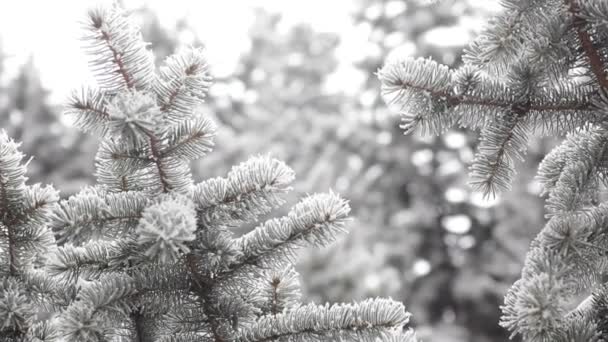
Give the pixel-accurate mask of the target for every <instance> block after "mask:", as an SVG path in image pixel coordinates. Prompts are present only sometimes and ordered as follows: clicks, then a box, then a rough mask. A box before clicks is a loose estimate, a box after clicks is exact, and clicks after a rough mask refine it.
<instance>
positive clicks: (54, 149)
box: [0, 53, 94, 195]
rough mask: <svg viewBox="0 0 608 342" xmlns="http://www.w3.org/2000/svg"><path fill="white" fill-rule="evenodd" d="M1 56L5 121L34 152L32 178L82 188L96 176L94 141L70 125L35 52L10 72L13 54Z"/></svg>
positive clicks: (0, 100)
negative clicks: (43, 78)
mask: <svg viewBox="0 0 608 342" xmlns="http://www.w3.org/2000/svg"><path fill="white" fill-rule="evenodd" d="M0 56H2V58H1V59H0V74H2V76H3V77H2V83H1V84H0V123H1V124H0V126H1V127H2V128H3V129H4V130H6V132H7V133H8V135H9V136H10V137H11V138H13V139H15V140H16V141H20V142H21V143H22V145H21V150H22V151H23V152H24V153H25V154H26V155H27V156H29V157H33V159H32V160H31V162H30V164H29V167H28V175H29V177H30V180H31V182H44V183H49V184H56V185H60V186H61V189H62V191H63V193H64V194H66V195H67V194H72V193H75V192H77V191H78V190H79V189H80V187H81V186H83V185H86V184H88V183H89V182H90V181H91V180H92V178H91V172H92V170H93V155H91V154H89V153H87V152H88V151H92V150H93V148H94V144H93V143H92V142H91V141H90V140H88V139H86V138H85V137H84V135H83V134H81V133H80V132H78V131H76V130H74V129H72V128H71V127H69V126H67V125H66V122H65V120H62V117H61V114H60V108H58V107H57V106H56V105H53V104H51V103H49V101H48V98H47V95H48V93H49V91H48V90H47V89H45V88H44V87H43V86H42V84H41V82H40V75H39V72H38V70H37V68H36V65H35V63H34V60H33V59H32V58H30V59H28V60H27V62H26V63H25V64H23V65H21V66H19V68H18V70H17V72H16V75H14V76H10V77H4V76H5V75H4V63H5V61H6V59H10V58H11V56H4V55H2V54H1V53H0ZM66 151H70V152H69V153H66Z"/></svg>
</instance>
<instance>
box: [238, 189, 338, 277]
mask: <svg viewBox="0 0 608 342" xmlns="http://www.w3.org/2000/svg"><path fill="white" fill-rule="evenodd" d="M349 211H350V208H349V206H348V204H347V202H346V201H344V200H343V199H341V198H340V197H338V196H337V195H335V194H334V193H331V192H330V193H328V194H318V195H313V196H310V197H308V198H305V199H304V200H302V201H301V202H300V203H298V204H297V205H296V206H294V207H293V208H292V210H291V211H290V212H289V214H288V215H287V216H285V217H283V218H281V219H272V220H269V221H266V222H265V223H264V224H262V225H261V226H259V227H257V228H256V229H254V230H253V231H251V232H250V233H248V234H245V235H243V236H242V237H241V238H239V239H238V240H237V245H240V246H241V249H242V251H243V255H242V258H241V260H238V261H237V264H236V265H234V266H233V267H234V268H233V269H239V267H241V266H243V265H252V266H255V267H268V266H270V265H273V266H274V265H275V264H279V265H283V264H284V263H289V262H290V261H291V260H293V252H294V250H295V249H296V248H298V247H300V246H303V245H307V244H311V245H319V246H323V245H327V244H328V243H330V242H332V241H333V240H334V238H335V235H336V234H337V233H339V232H343V231H344V224H345V222H346V220H347V215H348V212H349Z"/></svg>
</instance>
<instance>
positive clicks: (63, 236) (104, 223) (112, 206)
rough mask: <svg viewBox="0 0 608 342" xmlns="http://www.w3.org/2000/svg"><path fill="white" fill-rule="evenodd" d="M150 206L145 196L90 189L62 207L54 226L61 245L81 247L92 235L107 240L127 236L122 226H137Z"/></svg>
mask: <svg viewBox="0 0 608 342" xmlns="http://www.w3.org/2000/svg"><path fill="white" fill-rule="evenodd" d="M147 204H148V199H147V197H146V194H145V193H141V192H133V191H131V192H125V193H104V192H103V191H102V190H99V189H95V188H87V189H85V190H83V191H81V192H80V193H79V194H77V195H74V196H71V197H70V198H68V199H67V200H63V201H61V202H60V203H59V206H58V207H57V210H56V211H55V212H54V218H53V221H52V222H51V227H52V229H53V231H55V232H56V233H57V234H59V236H60V239H59V241H62V242H71V243H74V244H80V243H82V242H83V241H87V240H88V239H89V238H90V237H91V235H97V236H98V237H103V236H104V235H110V234H115V233H120V232H123V230H124V229H126V227H124V226H122V227H121V225H120V224H119V223H122V224H126V225H127V227H128V225H129V224H134V223H135V222H137V221H138V220H139V219H140V218H141V213H142V211H143V210H144V208H145V206H146V205H147Z"/></svg>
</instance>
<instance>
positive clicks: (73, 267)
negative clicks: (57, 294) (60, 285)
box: [47, 240, 134, 283]
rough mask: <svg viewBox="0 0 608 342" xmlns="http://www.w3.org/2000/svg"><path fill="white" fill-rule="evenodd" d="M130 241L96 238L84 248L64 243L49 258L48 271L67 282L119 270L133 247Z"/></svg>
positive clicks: (93, 277)
mask: <svg viewBox="0 0 608 342" xmlns="http://www.w3.org/2000/svg"><path fill="white" fill-rule="evenodd" d="M133 246H134V243H133V242H131V241H121V240H118V241H94V242H90V243H88V244H86V245H83V246H81V247H75V246H72V245H65V246H63V247H61V248H59V249H58V250H57V251H56V252H55V253H54V254H52V255H51V256H50V257H49V260H48V262H47V270H48V272H49V274H50V275H53V276H57V277H59V278H60V279H63V280H64V281H66V282H67V283H73V282H75V281H77V280H78V279H79V278H83V279H95V278H99V277H100V276H101V275H102V273H104V272H112V271H117V270H118V268H117V266H118V264H119V263H120V262H123V261H125V260H126V259H127V257H128V256H129V253H131V251H132V250H133V249H134V248H133Z"/></svg>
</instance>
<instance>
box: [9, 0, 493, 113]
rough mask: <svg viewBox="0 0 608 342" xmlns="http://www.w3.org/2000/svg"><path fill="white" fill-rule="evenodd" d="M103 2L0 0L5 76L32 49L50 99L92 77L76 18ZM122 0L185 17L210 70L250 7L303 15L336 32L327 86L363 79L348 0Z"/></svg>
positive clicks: (223, 63) (234, 52)
mask: <svg viewBox="0 0 608 342" xmlns="http://www.w3.org/2000/svg"><path fill="white" fill-rule="evenodd" d="M442 1H449V0H442ZM104 2H107V3H110V2H111V1H110V0H0V43H1V44H2V50H3V52H4V53H6V54H7V55H9V58H8V59H7V60H6V61H5V64H6V67H7V70H6V71H7V74H8V75H7V76H8V77H10V76H11V71H15V70H17V68H16V67H17V66H19V65H20V64H22V63H23V62H24V61H25V59H26V58H28V57H30V56H32V57H33V58H34V61H35V64H36V66H37V67H38V69H39V70H40V72H41V77H42V82H43V84H44V86H45V87H46V88H47V89H49V90H51V100H52V101H53V102H63V100H64V99H65V97H66V96H67V95H68V94H69V93H70V91H71V90H72V89H75V88H78V87H80V86H81V85H83V84H85V83H90V82H92V77H91V75H90V73H89V71H88V69H87V57H86V56H85V55H84V54H83V53H82V51H81V49H80V41H79V36H80V34H81V32H82V31H81V28H80V23H79V21H80V20H82V19H83V18H84V15H85V13H86V10H87V9H88V8H90V7H92V6H95V5H98V4H100V3H104ZM470 2H471V3H474V4H475V5H476V6H478V7H487V6H488V5H490V4H492V3H493V4H494V5H495V4H496V3H497V1H494V0H492V1H491V0H470ZM124 3H125V7H126V8H128V9H136V8H139V7H140V6H141V5H144V4H147V5H148V6H149V7H150V8H152V9H153V10H154V11H155V12H156V13H157V14H158V16H159V18H160V20H161V22H162V23H163V24H170V25H173V24H174V23H175V21H176V20H178V19H180V18H186V19H187V20H188V23H189V24H190V25H191V26H192V28H193V29H194V30H195V32H196V34H197V35H198V36H199V38H200V39H201V40H202V41H203V42H204V43H205V46H206V47H207V53H208V58H209V61H210V63H211V66H212V69H213V73H214V75H216V76H226V75H228V74H230V73H231V72H232V70H233V67H234V66H235V63H236V62H237V60H238V58H239V57H240V54H241V53H242V52H243V51H245V50H246V49H247V43H248V29H249V27H250V25H251V23H252V22H253V19H254V18H253V9H254V8H256V7H262V8H264V9H267V10H269V11H273V12H280V13H281V14H282V15H283V22H284V23H286V24H291V23H296V22H307V23H310V24H311V25H312V26H313V27H314V29H315V30H317V31H320V32H334V33H337V34H338V35H339V36H340V46H339V47H338V49H337V50H336V54H337V58H338V60H340V61H341V62H342V63H341V66H340V68H339V69H338V70H337V72H336V74H335V75H333V77H332V78H330V81H329V84H328V87H332V84H333V87H338V88H339V89H340V90H342V91H344V92H346V93H349V92H350V91H355V90H356V89H357V88H358V84H359V82H360V81H361V80H362V79H363V76H362V75H360V74H357V73H356V71H355V70H354V69H353V68H352V67H350V65H351V62H352V61H354V60H356V59H357V58H358V57H360V56H361V54H362V53H361V52H362V51H368V46H367V45H366V44H368V43H367V38H368V34H369V32H361V31H360V30H359V29H355V27H354V25H353V23H352V11H353V10H354V8H355V7H356V3H357V1H355V0H305V1H297V0H124ZM482 5H483V6H482ZM492 7H494V6H492ZM482 20H483V19H482ZM468 26H473V27H475V28H476V29H477V28H479V27H481V26H482V22H478V21H476V20H472V21H468ZM463 37H464V39H468V38H467V36H466V35H464V34H463V33H462V32H457V31H456V30H455V29H454V28H450V29H446V28H443V30H442V29H441V28H439V29H438V30H437V32H435V36H434V37H429V38H432V40H433V41H435V42H437V43H438V44H439V45H450V44H451V43H454V42H457V43H458V44H462V39H463ZM332 81H333V82H332ZM349 87H350V88H349ZM351 88H352V89H351Z"/></svg>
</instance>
